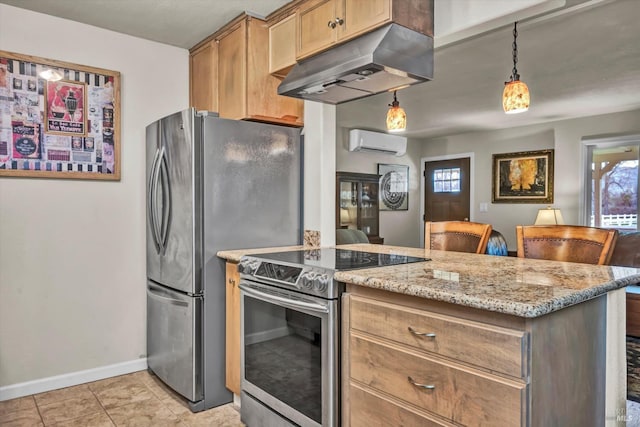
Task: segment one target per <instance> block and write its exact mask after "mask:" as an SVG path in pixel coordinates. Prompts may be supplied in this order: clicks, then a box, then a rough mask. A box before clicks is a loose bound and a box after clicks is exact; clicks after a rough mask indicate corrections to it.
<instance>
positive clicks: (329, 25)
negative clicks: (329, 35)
mask: <svg viewBox="0 0 640 427" xmlns="http://www.w3.org/2000/svg"><path fill="white" fill-rule="evenodd" d="M327 26H328V27H329V28H335V27H336V23H335V22H333V21H329V22H327Z"/></svg>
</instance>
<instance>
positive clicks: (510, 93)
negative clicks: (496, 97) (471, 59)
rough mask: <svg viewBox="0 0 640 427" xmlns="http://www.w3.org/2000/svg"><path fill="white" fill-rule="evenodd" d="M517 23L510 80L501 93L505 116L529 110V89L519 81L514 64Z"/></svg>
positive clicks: (515, 23)
mask: <svg viewBox="0 0 640 427" xmlns="http://www.w3.org/2000/svg"><path fill="white" fill-rule="evenodd" d="M517 25H518V22H517V21H516V22H514V23H513V45H512V46H513V71H512V74H511V79H510V80H509V81H508V82H504V92H503V93H502V108H503V109H504V112H505V113H507V114H515V113H524V112H525V111H527V110H528V109H529V102H530V97H529V88H528V87H527V85H526V84H525V83H524V82H521V81H520V74H518V69H517V68H516V64H517V62H518V43H517V42H516V39H517V38H518V29H517Z"/></svg>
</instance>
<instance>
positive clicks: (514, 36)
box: [511, 21, 520, 81]
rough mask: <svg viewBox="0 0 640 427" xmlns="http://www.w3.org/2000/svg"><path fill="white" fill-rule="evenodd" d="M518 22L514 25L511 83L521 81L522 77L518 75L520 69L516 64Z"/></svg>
mask: <svg viewBox="0 0 640 427" xmlns="http://www.w3.org/2000/svg"><path fill="white" fill-rule="evenodd" d="M517 26H518V21H516V22H514V23H513V44H512V45H511V46H512V47H513V71H512V75H511V81H514V80H520V75H519V74H518V69H517V68H516V64H517V63H518V41H517V39H518V28H517Z"/></svg>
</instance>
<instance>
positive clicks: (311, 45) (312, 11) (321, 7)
mask: <svg viewBox="0 0 640 427" xmlns="http://www.w3.org/2000/svg"><path fill="white" fill-rule="evenodd" d="M338 1H339V0H310V1H308V2H305V3H303V4H302V5H300V8H299V9H298V13H297V22H298V47H297V58H298V59H299V58H303V57H306V56H309V55H311V54H313V53H316V52H319V51H321V50H324V49H326V48H327V47H329V46H331V45H332V44H334V43H335V42H336V41H337V40H338V31H337V30H336V28H337V26H338V24H337V23H336V22H335V20H336V17H337V16H336V13H337V9H338V8H337V4H338Z"/></svg>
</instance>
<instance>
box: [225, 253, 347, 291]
mask: <svg viewBox="0 0 640 427" xmlns="http://www.w3.org/2000/svg"><path fill="white" fill-rule="evenodd" d="M238 271H240V273H241V274H242V275H244V276H249V277H247V278H249V279H251V280H254V281H257V282H263V283H271V284H274V285H276V286H284V287H288V288H291V289H296V290H297V291H299V292H303V293H305V294H309V295H316V296H319V297H323V298H335V296H336V295H337V294H336V290H335V289H333V288H334V281H333V274H332V273H333V272H330V271H327V270H326V269H319V268H313V267H308V266H306V267H305V266H299V265H288V264H282V263H273V262H268V261H263V260H259V259H255V258H242V259H241V260H240V263H239V264H238Z"/></svg>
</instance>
